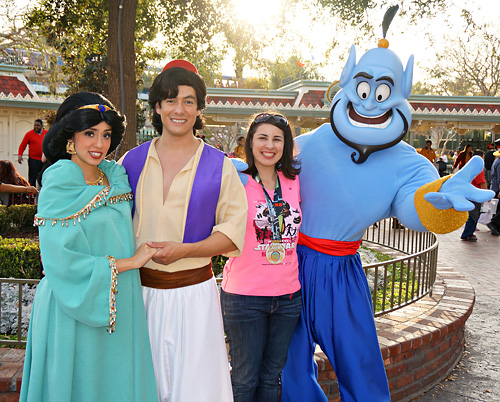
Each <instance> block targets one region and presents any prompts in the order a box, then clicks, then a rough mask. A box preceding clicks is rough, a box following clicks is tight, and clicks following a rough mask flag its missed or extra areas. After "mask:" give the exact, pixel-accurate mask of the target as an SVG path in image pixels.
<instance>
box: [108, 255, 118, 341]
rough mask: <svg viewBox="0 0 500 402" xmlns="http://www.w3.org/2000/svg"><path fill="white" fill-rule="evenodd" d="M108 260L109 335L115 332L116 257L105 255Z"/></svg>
mask: <svg viewBox="0 0 500 402" xmlns="http://www.w3.org/2000/svg"><path fill="white" fill-rule="evenodd" d="M106 257H107V258H108V260H109V268H110V269H111V287H110V289H109V325H108V328H107V331H108V333H109V334H110V335H111V334H112V333H113V332H115V324H116V294H117V293H118V268H116V259H115V257H111V256H110V255H107V256H106Z"/></svg>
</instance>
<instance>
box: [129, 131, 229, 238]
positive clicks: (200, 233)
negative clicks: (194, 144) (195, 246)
mask: <svg viewBox="0 0 500 402" xmlns="http://www.w3.org/2000/svg"><path fill="white" fill-rule="evenodd" d="M150 145H151V141H149V142H146V143H144V144H142V145H140V146H138V147H137V148H134V149H131V150H130V151H129V152H128V153H127V155H126V156H125V158H124V159H123V162H122V165H123V167H124V168H125V170H126V171H127V174H128V180H129V183H130V187H131V188H132V192H133V193H134V206H133V209H132V216H133V214H134V212H135V195H136V189H137V183H138V181H139V177H140V175H141V173H142V169H143V167H144V163H145V162H146V158H147V156H148V151H149V147H150ZM223 165H224V153H223V152H221V151H219V150H218V149H215V148H214V147H211V146H210V145H207V144H203V151H202V153H201V157H200V161H199V163H198V168H197V169H196V175H195V177H194V182H193V188H192V190H191V196H190V198H189V205H188V211H187V216H186V225H185V229H184V238H183V242H184V243H194V242H197V241H200V240H204V239H206V238H207V237H208V236H210V234H211V233H212V229H213V227H214V226H215V212H216V209H217V204H218V202H219V195H220V186H221V182H222V167H223Z"/></svg>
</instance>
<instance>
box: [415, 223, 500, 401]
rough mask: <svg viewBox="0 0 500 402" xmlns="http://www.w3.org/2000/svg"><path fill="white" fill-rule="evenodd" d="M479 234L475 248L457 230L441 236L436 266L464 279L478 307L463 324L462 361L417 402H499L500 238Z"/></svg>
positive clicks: (483, 231) (482, 228)
mask: <svg viewBox="0 0 500 402" xmlns="http://www.w3.org/2000/svg"><path fill="white" fill-rule="evenodd" d="M478 228H479V229H480V231H479V232H476V236H477V238H478V241H477V242H475V243H472V242H464V241H462V240H460V234H461V229H460V230H457V231H455V232H453V233H449V234H446V235H439V252H438V263H439V264H443V265H446V266H449V267H452V268H453V269H455V270H457V271H458V272H460V273H461V274H463V275H464V276H465V277H466V278H467V279H468V281H469V282H470V283H471V285H472V286H473V287H474V290H475V292H476V303H475V305H474V311H473V312H472V314H471V316H470V317H469V319H468V320H467V324H466V334H465V335H466V340H465V342H466V344H465V351H464V354H463V356H462V360H461V361H460V363H459V364H458V365H457V367H456V368H455V369H454V370H453V371H452V372H451V374H450V375H449V376H448V378H447V379H446V380H445V381H443V382H441V383H440V384H439V385H437V386H435V387H434V388H433V389H431V390H429V391H428V392H426V393H425V394H424V395H422V396H421V397H419V398H417V399H416V401H418V402H427V401H433V402H434V401H437V402H439V401H442V402H472V401H474V402H476V401H480V402H482V401H488V402H500V346H499V345H500V237H498V236H492V235H491V234H490V232H489V230H488V228H487V227H486V226H483V225H481V224H480V225H478Z"/></svg>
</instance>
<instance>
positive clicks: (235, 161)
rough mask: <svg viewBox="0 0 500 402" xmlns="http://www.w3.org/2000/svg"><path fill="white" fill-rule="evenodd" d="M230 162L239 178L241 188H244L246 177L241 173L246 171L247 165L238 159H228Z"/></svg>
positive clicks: (246, 181)
mask: <svg viewBox="0 0 500 402" xmlns="http://www.w3.org/2000/svg"><path fill="white" fill-rule="evenodd" d="M230 160H231V162H233V165H234V167H235V168H236V170H237V171H238V176H240V180H241V183H242V184H243V186H246V185H247V183H248V176H247V175H246V174H245V173H243V171H244V170H247V169H248V165H247V163H246V162H244V161H243V160H242V159H239V158H230Z"/></svg>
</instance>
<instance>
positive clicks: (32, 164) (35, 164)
mask: <svg viewBox="0 0 500 402" xmlns="http://www.w3.org/2000/svg"><path fill="white" fill-rule="evenodd" d="M45 133H47V130H44V129H43V122H42V120H40V119H36V120H35V123H34V124H33V130H30V131H28V132H27V133H26V134H25V135H24V138H23V140H22V142H21V145H19V151H18V157H17V161H18V162H19V163H23V152H24V150H25V149H26V146H28V145H29V147H28V181H29V182H30V184H31V185H32V186H36V180H37V177H38V173H40V170H42V167H43V162H42V142H43V137H45Z"/></svg>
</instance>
